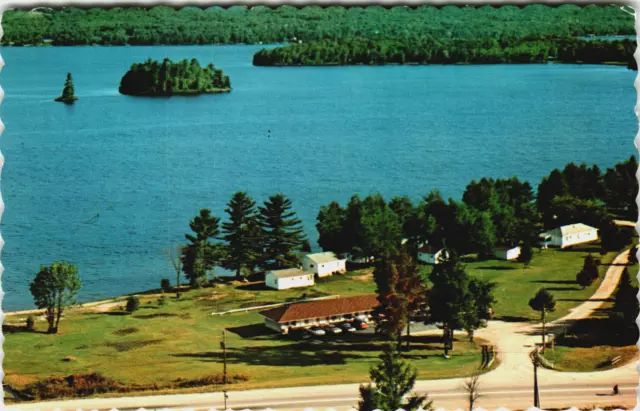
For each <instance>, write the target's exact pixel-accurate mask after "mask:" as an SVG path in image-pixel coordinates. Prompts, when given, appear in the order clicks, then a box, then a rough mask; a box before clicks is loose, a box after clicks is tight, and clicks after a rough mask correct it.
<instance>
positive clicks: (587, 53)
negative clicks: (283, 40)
mask: <svg viewBox="0 0 640 411" xmlns="http://www.w3.org/2000/svg"><path fill="white" fill-rule="evenodd" d="M635 49H636V44H635V41H632V40H616V41H601V40H582V39H577V38H555V37H525V38H522V39H502V40H498V39H493V38H479V39H446V38H443V39H429V38H390V39H364V38H353V39H345V40H341V41H335V40H322V41H314V42H309V43H297V44H292V45H288V46H282V47H277V48H272V49H262V50H260V51H258V52H257V53H256V54H254V56H253V64H254V65H256V66H331V65H359V64H363V65H382V64H465V63H466V64H509V63H516V64H523V63H548V62H556V63H587V64H603V63H605V64H621V65H627V66H628V67H629V68H633V67H634V65H635V60H634V59H633V53H634V51H635Z"/></svg>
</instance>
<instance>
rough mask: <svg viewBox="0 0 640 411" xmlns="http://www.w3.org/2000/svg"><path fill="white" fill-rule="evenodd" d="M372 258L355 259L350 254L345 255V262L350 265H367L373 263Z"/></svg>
mask: <svg viewBox="0 0 640 411" xmlns="http://www.w3.org/2000/svg"><path fill="white" fill-rule="evenodd" d="M374 260H375V259H374V258H373V256H371V257H369V258H367V257H356V256H354V255H353V254H351V253H348V254H347V261H349V262H350V263H356V264H369V263H372V262H374Z"/></svg>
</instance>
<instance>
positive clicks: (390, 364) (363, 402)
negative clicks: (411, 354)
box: [358, 345, 433, 411]
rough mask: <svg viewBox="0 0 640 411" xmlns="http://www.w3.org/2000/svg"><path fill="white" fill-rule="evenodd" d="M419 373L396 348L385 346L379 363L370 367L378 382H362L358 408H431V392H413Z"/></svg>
mask: <svg viewBox="0 0 640 411" xmlns="http://www.w3.org/2000/svg"><path fill="white" fill-rule="evenodd" d="M417 376H418V372H417V370H416V369H415V368H414V367H412V366H411V364H410V363H409V362H408V361H406V360H404V359H403V358H402V357H401V355H400V353H399V352H398V351H397V350H395V349H393V348H392V346H390V345H389V346H387V347H385V349H384V351H383V352H382V354H381V355H380V363H378V365H377V366H375V367H374V368H372V369H371V371H370V377H371V381H372V382H373V383H374V384H375V385H372V384H369V385H361V386H360V396H361V398H360V401H359V403H358V410H359V411H373V410H375V409H380V410H382V411H396V410H398V409H403V410H405V411H416V410H418V409H423V410H425V411H430V410H432V409H433V403H432V401H429V399H428V396H426V395H417V394H410V393H411V390H412V389H413V386H414V385H415V382H416V378H417ZM405 396H407V398H406V401H405Z"/></svg>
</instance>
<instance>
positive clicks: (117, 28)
mask: <svg viewBox="0 0 640 411" xmlns="http://www.w3.org/2000/svg"><path fill="white" fill-rule="evenodd" d="M2 28H3V31H4V34H3V36H2V39H1V43H0V44H2V45H13V46H22V45H54V46H74V45H91V44H96V45H126V44H129V45H161V44H242V43H245V44H258V43H261V42H262V43H287V42H294V41H295V42H297V41H300V40H302V41H303V42H305V43H306V42H309V41H318V40H323V39H327V40H337V39H346V38H353V37H363V38H372V39H378V38H408V37H416V36H420V37H427V38H438V39H440V38H461V39H475V38H493V39H498V40H502V39H522V38H525V37H527V36H532V35H534V36H549V35H556V36H561V37H578V36H587V35H595V36H604V35H635V27H634V19H633V16H631V15H629V14H627V13H624V12H622V11H621V10H620V8H619V7H618V6H600V5H589V6H586V7H579V6H577V5H570V4H567V5H561V6H558V7H555V6H554V7H551V6H545V5H539V4H538V5H527V6H525V7H517V6H501V7H491V6H482V7H471V6H465V7H457V6H445V7H435V6H427V5H423V6H419V7H406V6H397V7H392V8H383V7H381V6H370V7H349V8H345V7H339V6H331V7H325V8H323V7H319V6H306V7H301V8H296V7H293V6H280V7H277V8H270V7H266V6H257V7H250V8H249V7H244V6H233V7H230V8H228V9H224V8H221V7H209V8H207V9H201V8H197V7H184V8H181V9H174V8H170V7H165V6H157V7H153V8H139V7H126V8H122V7H115V8H111V9H102V8H88V9H83V8H73V7H70V8H63V9H60V10H54V9H50V8H44V7H40V8H37V9H34V10H31V11H29V10H7V11H6V12H4V13H3V17H2Z"/></svg>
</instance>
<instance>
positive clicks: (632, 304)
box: [612, 267, 640, 334]
mask: <svg viewBox="0 0 640 411" xmlns="http://www.w3.org/2000/svg"><path fill="white" fill-rule="evenodd" d="M637 295H638V287H634V286H633V284H632V283H631V276H630V275H629V270H627V268H626V267H625V268H624V270H623V271H622V275H621V276H620V282H619V283H618V289H617V290H616V292H615V294H614V300H615V301H614V304H613V309H612V317H613V318H615V319H616V320H617V321H618V322H619V323H620V327H618V328H619V329H620V330H622V332H623V333H624V334H632V333H636V332H637V328H636V318H637V317H638V314H639V311H640V308H639V306H638V297H637Z"/></svg>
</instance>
